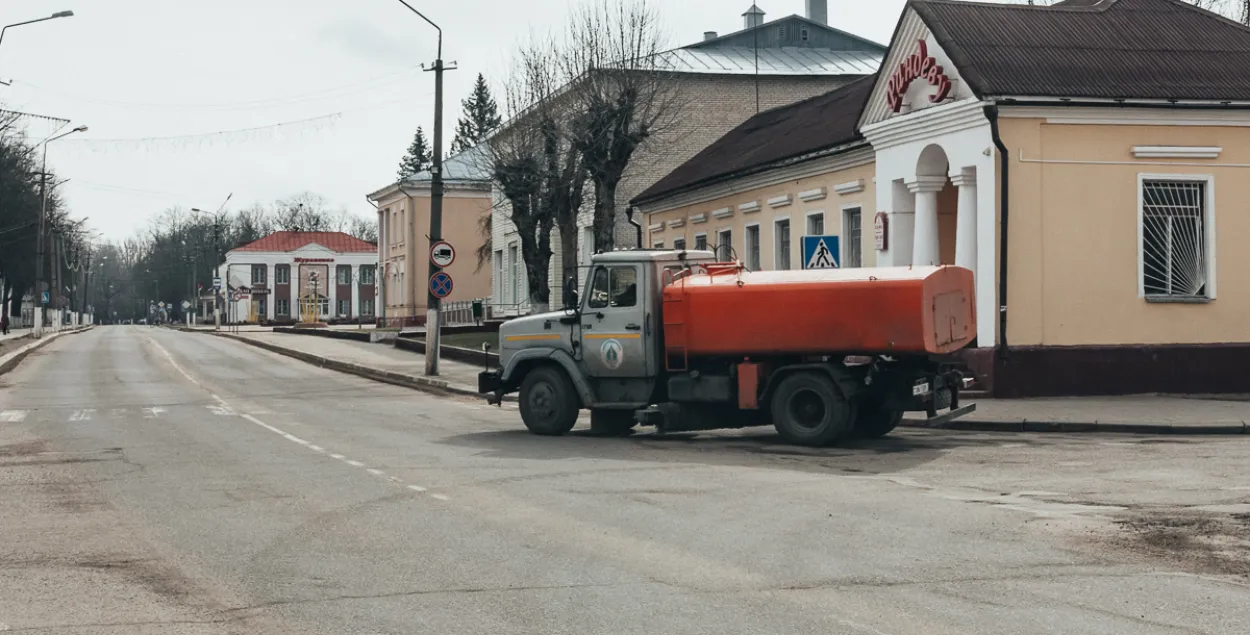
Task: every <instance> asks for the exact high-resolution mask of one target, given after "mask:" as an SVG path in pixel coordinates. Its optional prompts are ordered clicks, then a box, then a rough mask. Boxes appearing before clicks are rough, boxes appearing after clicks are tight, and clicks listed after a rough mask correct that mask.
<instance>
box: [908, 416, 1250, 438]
mask: <svg viewBox="0 0 1250 635" xmlns="http://www.w3.org/2000/svg"><path fill="white" fill-rule="evenodd" d="M899 427H902V428H921V429H926V430H970V431H980V432H1067V433H1073V432H1098V433H1105V434H1167V435H1180V436H1207V435H1238V434H1250V426H1248V425H1247V424H1246V422H1244V421H1243V422H1241V423H1224V424H1211V425H1198V426H1177V425H1173V424H1170V423H1109V422H1097V421H1093V422H1078V421H1027V420H1022V421H968V420H965V419H956V420H955V421H951V422H949V423H947V424H945V425H940V426H930V425H926V424H925V422H923V421H919V420H915V419H904V420H903V422H902V423H900V424H899Z"/></svg>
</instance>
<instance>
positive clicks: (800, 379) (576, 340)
mask: <svg viewBox="0 0 1250 635" xmlns="http://www.w3.org/2000/svg"><path fill="white" fill-rule="evenodd" d="M564 296H565V297H564V305H565V307H566V308H565V309H564V310H563V311H558V312H553V313H545V314H541V315H532V316H528V317H524V318H519V319H516V320H512V321H510V322H507V323H505V324H504V325H503V326H502V327H501V328H500V331H499V361H500V369H499V370H496V371H492V370H489V369H488V370H487V371H486V372H483V373H481V375H480V376H479V378H478V388H479V391H480V392H482V393H484V394H487V395H488V399H489V400H490V401H491V402H492V403H499V402H500V401H501V400H502V399H503V396H504V395H506V394H509V393H513V392H519V393H520V394H519V396H518V398H519V402H520V411H521V418H522V419H523V420H524V422H525V425H526V427H528V428H529V429H530V430H531V431H532V432H534V433H536V434H541V435H561V434H564V433H566V432H568V431H569V430H571V429H572V428H573V425H574V424H575V423H576V421H577V416H578V413H579V412H580V411H581V410H582V409H589V410H590V414H591V429H592V431H594V432H597V433H602V434H626V433H628V432H629V431H630V430H632V429H633V428H634V427H635V426H637V425H653V426H655V427H656V428H657V430H659V431H660V432H684V431H697V430H715V429H721V428H743V427H748V426H760V425H770V424H771V425H773V426H775V427H776V428H777V432H778V433H780V434H781V436H782V437H783V438H785V439H786V440H787V441H789V442H791V443H796V444H800V445H808V446H823V445H828V444H832V443H835V442H837V441H838V440H840V439H844V438H848V437H878V436H882V435H885V434H888V433H889V432H890V431H891V430H893V429H894V427H895V426H897V425H898V423H899V421H900V420H901V419H902V417H903V414H904V413H905V412H913V411H914V412H924V413H926V414H927V415H928V418H929V420H930V421H931V422H933V423H935V424H936V423H940V422H942V421H948V420H950V419H953V418H956V417H959V416H961V415H963V414H966V413H968V412H971V411H972V410H973V409H974V408H975V406H974V405H971V404H970V405H967V406H963V407H960V403H959V391H960V389H961V388H962V387H963V377H962V376H961V374H960V373H959V372H958V371H957V370H952V369H950V368H949V367H947V365H946V364H944V363H943V358H944V357H945V356H947V355H949V354H950V353H953V352H955V351H958V350H959V349H961V348H963V347H964V346H967V345H968V343H970V342H971V341H972V338H973V337H974V336H975V334H976V321H975V314H976V311H975V307H974V303H973V276H972V272H971V271H969V270H967V269H964V268H961V267H890V268H868V269H821V270H806V271H747V270H746V269H745V268H744V267H743V266H742V265H741V263H736V262H730V263H723V262H716V260H715V257H714V255H713V254H712V252H710V251H672V250H667V251H666V250H635V251H617V252H612V253H603V254H597V255H596V256H594V259H593V261H592V265H591V269H590V272H589V276H588V280H587V282H586V292H585V297H582V298H581V299H580V300H579V299H578V297H577V296H578V294H577V291H576V282H575V281H573V280H570V282H569V284H568V285H567V286H566V288H565V292H564ZM939 411H946V412H939Z"/></svg>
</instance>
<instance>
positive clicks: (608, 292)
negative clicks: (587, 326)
mask: <svg viewBox="0 0 1250 635" xmlns="http://www.w3.org/2000/svg"><path fill="white" fill-rule="evenodd" d="M637 302H638V272H637V270H636V269H635V268H634V267H633V266H625V267H600V268H599V269H596V270H595V278H594V284H593V285H592V286H591V288H590V300H589V304H588V306H589V307H590V308H592V309H605V308H608V307H631V306H634V305H635V304H636V303H637Z"/></svg>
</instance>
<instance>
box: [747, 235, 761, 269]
mask: <svg viewBox="0 0 1250 635" xmlns="http://www.w3.org/2000/svg"><path fill="white" fill-rule="evenodd" d="M745 247H746V252H747V254H746V255H747V269H750V270H751V271H759V270H760V226H759V225H751V226H750V227H747V233H746V245H745Z"/></svg>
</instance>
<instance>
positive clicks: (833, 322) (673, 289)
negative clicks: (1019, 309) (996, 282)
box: [663, 264, 977, 366]
mask: <svg viewBox="0 0 1250 635" xmlns="http://www.w3.org/2000/svg"><path fill="white" fill-rule="evenodd" d="M706 269H707V273H694V274H691V275H686V276H684V277H679V278H678V279H677V280H676V281H675V282H672V283H671V284H669V285H667V286H666V287H665V288H664V309H663V314H664V340H665V348H666V349H667V353H668V354H667V358H668V359H669V360H670V366H671V365H672V363H673V362H674V361H676V360H680V359H682V357H685V358H691V357H698V356H734V357H742V356H765V355H821V354H827V353H839V354H864V355H871V354H881V355H909V354H910V355H927V354H940V353H949V352H952V351H956V350H959V349H960V348H963V347H964V346H966V345H967V344H968V343H969V342H971V341H972V338H973V337H975V335H976V331H977V329H976V309H975V306H974V299H973V275H972V272H971V271H969V270H968V269H965V268H962V267H888V268H872V269H821V270H806V271H757V272H747V271H743V270H741V269H740V268H739V267H738V266H736V265H732V264H714V265H708V266H707V268H706ZM677 363H679V364H680V362H679V361H678V362H677Z"/></svg>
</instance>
